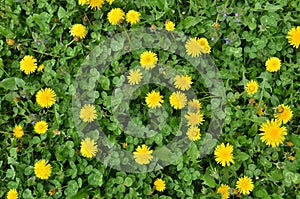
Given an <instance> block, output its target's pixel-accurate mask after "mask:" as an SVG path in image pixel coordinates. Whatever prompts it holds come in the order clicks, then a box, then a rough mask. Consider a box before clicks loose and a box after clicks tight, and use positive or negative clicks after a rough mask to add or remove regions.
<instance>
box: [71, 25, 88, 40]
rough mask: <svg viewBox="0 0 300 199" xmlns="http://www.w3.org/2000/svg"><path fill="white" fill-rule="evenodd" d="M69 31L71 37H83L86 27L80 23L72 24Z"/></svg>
mask: <svg viewBox="0 0 300 199" xmlns="http://www.w3.org/2000/svg"><path fill="white" fill-rule="evenodd" d="M70 33H71V35H72V36H73V37H78V38H79V39H83V38H85V36H86V33H87V31H86V27H85V26H84V25H82V24H74V25H73V26H72V27H71V29H70Z"/></svg>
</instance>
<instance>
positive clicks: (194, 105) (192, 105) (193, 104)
mask: <svg viewBox="0 0 300 199" xmlns="http://www.w3.org/2000/svg"><path fill="white" fill-rule="evenodd" d="M188 107H189V110H190V111H191V112H198V111H199V110H200V109H201V108H202V104H201V102H199V100H197V99H193V100H190V101H189V102H188Z"/></svg>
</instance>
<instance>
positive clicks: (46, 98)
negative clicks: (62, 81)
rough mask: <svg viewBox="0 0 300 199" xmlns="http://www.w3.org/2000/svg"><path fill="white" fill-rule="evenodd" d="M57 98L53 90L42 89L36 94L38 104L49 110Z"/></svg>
mask: <svg viewBox="0 0 300 199" xmlns="http://www.w3.org/2000/svg"><path fill="white" fill-rule="evenodd" d="M55 96H56V94H55V92H54V90H52V89H51V88H45V89H41V90H39V91H38V92H37V94H36V102H37V104H38V105H39V106H41V107H42V108H49V107H51V106H52V105H53V104H54V103H55Z"/></svg>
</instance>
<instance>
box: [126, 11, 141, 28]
mask: <svg viewBox="0 0 300 199" xmlns="http://www.w3.org/2000/svg"><path fill="white" fill-rule="evenodd" d="M125 17H126V21H127V22H128V23H130V24H131V25H134V24H136V23H138V22H139V21H140V17H141V14H140V13H139V12H137V11H134V10H129V11H128V12H127V14H126V16H125Z"/></svg>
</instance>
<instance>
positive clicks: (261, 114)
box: [256, 108, 264, 117]
mask: <svg viewBox="0 0 300 199" xmlns="http://www.w3.org/2000/svg"><path fill="white" fill-rule="evenodd" d="M256 114H257V115H258V116H259V117H261V116H263V115H264V109H263V108H259V109H258V110H257V112H256Z"/></svg>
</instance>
